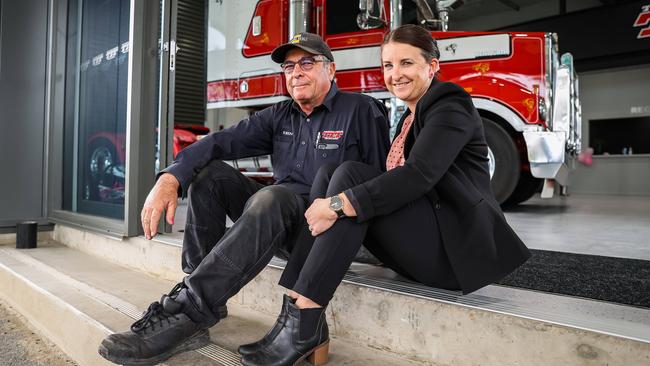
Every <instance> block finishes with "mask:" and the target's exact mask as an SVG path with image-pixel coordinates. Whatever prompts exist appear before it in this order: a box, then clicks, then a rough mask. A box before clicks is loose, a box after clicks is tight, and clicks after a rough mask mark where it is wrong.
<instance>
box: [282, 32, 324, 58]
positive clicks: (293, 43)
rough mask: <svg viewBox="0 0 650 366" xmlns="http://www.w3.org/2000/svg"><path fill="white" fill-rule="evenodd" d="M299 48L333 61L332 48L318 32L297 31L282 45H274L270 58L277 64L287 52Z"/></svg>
mask: <svg viewBox="0 0 650 366" xmlns="http://www.w3.org/2000/svg"><path fill="white" fill-rule="evenodd" d="M296 47H297V48H300V49H302V50H305V51H307V52H309V53H313V54H314V55H323V56H325V57H327V58H328V59H329V60H330V61H334V56H332V50H330V48H329V46H328V45H327V44H326V43H325V42H324V41H323V38H321V36H319V35H318V34H313V33H307V32H303V33H298V34H296V35H295V36H293V38H291V40H290V41H289V42H287V43H285V44H283V45H280V46H278V47H276V48H275V49H274V50H273V53H272V54H271V59H272V60H273V61H275V62H277V63H279V64H281V63H283V62H284V58H285V56H286V55H287V52H289V50H291V49H293V48H296Z"/></svg>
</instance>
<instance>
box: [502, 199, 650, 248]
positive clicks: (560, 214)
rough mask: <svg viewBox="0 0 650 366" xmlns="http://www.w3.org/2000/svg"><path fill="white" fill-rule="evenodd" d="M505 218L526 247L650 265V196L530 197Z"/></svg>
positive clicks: (507, 213) (510, 210)
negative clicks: (637, 260)
mask: <svg viewBox="0 0 650 366" xmlns="http://www.w3.org/2000/svg"><path fill="white" fill-rule="evenodd" d="M506 218H507V219H508V222H509V223H510V225H511V226H512V227H513V228H514V230H515V231H516V232H517V234H519V236H520V237H521V238H522V240H523V241H524V242H525V243H526V245H527V246H528V247H529V248H533V249H545V250H553V251H559V252H570V253H580V254H591V255H602V256H609V257H620V258H633V259H642V260H650V197H646V196H602V195H571V196H568V197H559V196H558V197H554V198H551V199H541V198H533V199H531V200H529V201H527V202H525V203H523V204H521V205H519V206H518V207H515V208H513V209H509V210H508V211H507V212H506Z"/></svg>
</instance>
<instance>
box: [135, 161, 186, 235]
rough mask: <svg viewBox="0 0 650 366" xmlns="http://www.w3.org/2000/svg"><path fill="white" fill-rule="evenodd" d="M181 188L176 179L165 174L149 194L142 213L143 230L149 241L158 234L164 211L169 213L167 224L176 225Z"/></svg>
mask: <svg viewBox="0 0 650 366" xmlns="http://www.w3.org/2000/svg"><path fill="white" fill-rule="evenodd" d="M179 186H180V183H178V180H177V179H176V177H174V176H173V175H171V174H169V173H165V174H163V175H162V176H160V178H158V181H157V182H156V185H154V186H153V188H152V189H151V192H149V195H148V196H147V200H146V201H145V202H144V207H143V208H142V213H140V219H141V221H142V229H143V230H144V236H145V237H146V238H147V239H151V238H153V237H154V236H156V234H157V233H158V221H160V216H162V213H163V211H165V210H166V211H167V215H166V219H167V222H168V223H169V224H170V225H172V224H173V223H174V214H175V213H176V206H177V204H178V187H179Z"/></svg>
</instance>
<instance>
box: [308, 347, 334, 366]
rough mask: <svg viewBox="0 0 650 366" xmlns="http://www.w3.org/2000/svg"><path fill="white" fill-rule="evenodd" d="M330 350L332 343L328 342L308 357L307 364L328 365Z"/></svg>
mask: <svg viewBox="0 0 650 366" xmlns="http://www.w3.org/2000/svg"><path fill="white" fill-rule="evenodd" d="M329 350H330V341H326V342H325V343H323V344H321V345H320V346H318V348H316V349H315V350H314V352H312V353H311V354H310V355H309V356H307V362H309V363H310V364H312V365H314V366H321V365H324V364H326V363H327V361H328V354H329Z"/></svg>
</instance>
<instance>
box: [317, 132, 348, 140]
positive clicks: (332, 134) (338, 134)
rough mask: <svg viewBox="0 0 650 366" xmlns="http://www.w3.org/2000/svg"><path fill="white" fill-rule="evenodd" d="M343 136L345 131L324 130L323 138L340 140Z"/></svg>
mask: <svg viewBox="0 0 650 366" xmlns="http://www.w3.org/2000/svg"><path fill="white" fill-rule="evenodd" d="M341 137H343V131H323V133H322V134H321V138H322V139H323V140H339V139H340V138H341Z"/></svg>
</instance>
